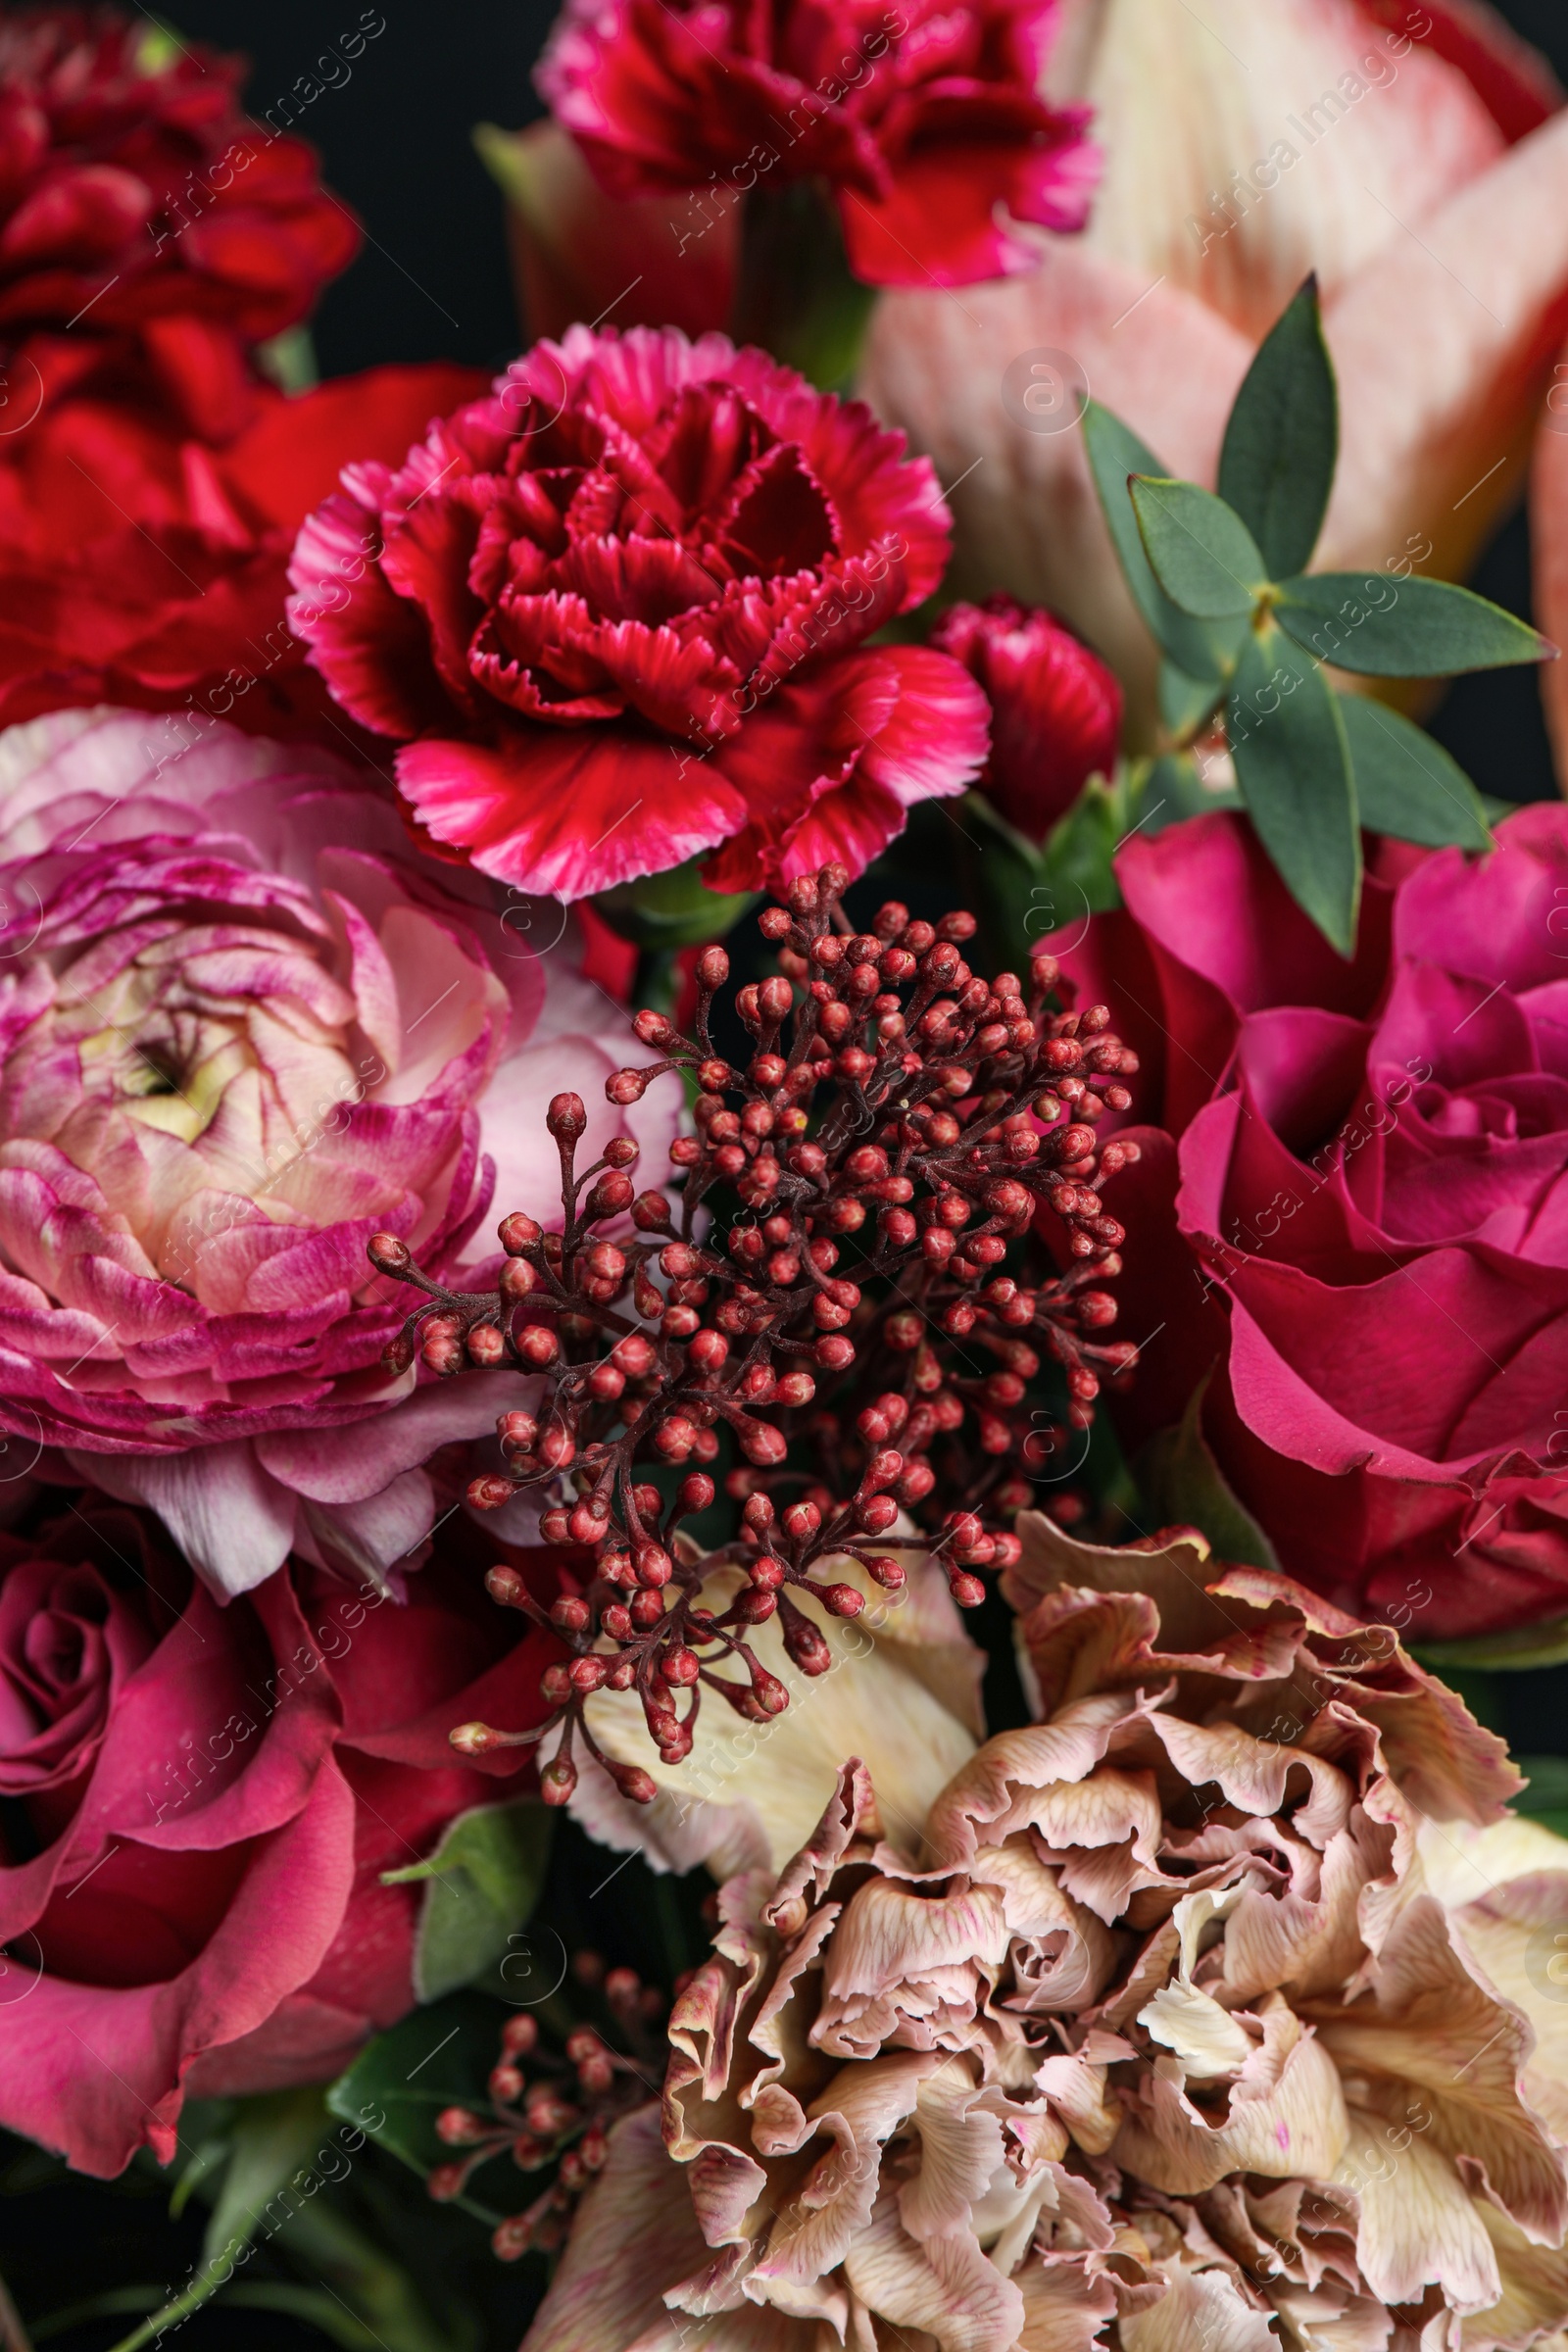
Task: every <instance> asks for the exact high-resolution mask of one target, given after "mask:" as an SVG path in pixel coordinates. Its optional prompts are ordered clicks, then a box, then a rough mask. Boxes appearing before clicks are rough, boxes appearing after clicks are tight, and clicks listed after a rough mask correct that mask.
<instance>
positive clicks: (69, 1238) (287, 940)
mask: <svg viewBox="0 0 1568 2352" xmlns="http://www.w3.org/2000/svg"><path fill="white" fill-rule="evenodd" d="M565 921H566V918H565V914H564V909H562V908H560V907H549V906H548V905H540V904H533V905H530V904H529V903H528V902H526V901H523V900H520V899H517V898H515V897H514V898H513V899H512V901H511V902H510V903H509V902H506V901H504V900H503V899H502V897H501V896H500V894H494V893H492V892H491V890H490V889H489V887H488V886H487V885H486V884H484V883H483V882H482V881H480V880H479V879H478V878H477V877H476V876H471V875H467V874H466V873H464V872H463V871H462V870H461V869H456V868H440V867H434V868H432V867H431V866H430V865H429V864H427V863H426V862H425V861H424V860H423V859H421V858H419V857H418V856H417V854H416V853H415V852H414V851H413V850H412V849H411V847H410V844H409V841H408V836H407V834H406V832H405V831H404V828H403V826H402V824H401V822H400V820H399V816H398V812H397V807H396V802H395V800H394V797H393V795H392V794H391V792H390V791H389V790H383V789H381V788H380V787H379V786H378V785H377V784H376V782H375V779H374V778H373V777H369V776H367V775H366V774H364V773H363V771H361V772H357V771H354V770H352V769H350V768H348V767H347V766H345V765H343V764H342V763H340V762H338V761H336V760H332V759H330V758H329V757H328V756H326V755H325V754H323V753H320V752H318V751H315V750H309V749H305V748H302V747H299V746H292V747H283V746H280V745H277V744H272V743H267V742H264V741H262V740H260V739H258V738H255V737H249V736H244V735H240V734H239V733H237V732H236V731H235V730H234V729H232V728H230V727H227V726H224V725H221V724H219V723H217V722H215V721H212V720H206V721H204V722H203V723H201V724H198V722H197V721H196V720H195V719H193V718H176V717H173V716H170V715H166V716H163V717H157V716H153V715H151V714H149V713H147V712H139V711H118V712H117V711H102V710H100V711H61V712H57V713H55V714H54V715H52V716H50V717H47V718H42V719H37V720H34V721H32V722H30V723H28V724H26V725H24V726H18V727H13V728H11V729H10V730H9V731H7V732H6V733H5V734H3V735H0V1429H3V1430H4V1431H6V1432H8V1433H9V1434H10V1436H11V1437H12V1439H13V1440H15V1441H20V1446H19V1445H14V1446H13V1448H12V1454H11V1465H12V1467H13V1469H14V1467H15V1465H16V1463H17V1461H18V1459H19V1456H20V1454H21V1453H22V1451H23V1450H24V1449H28V1450H30V1453H31V1458H32V1459H33V1460H34V1461H39V1460H40V1459H41V1467H42V1468H43V1470H44V1472H45V1474H48V1473H49V1472H50V1471H51V1470H52V1471H53V1472H54V1473H55V1474H57V1475H62V1476H66V1477H70V1478H72V1479H73V1480H74V1479H75V1478H83V1477H84V1478H89V1479H91V1480H92V1481H93V1483H94V1484H95V1485H97V1486H99V1487H102V1488H106V1489H107V1490H108V1491H109V1492H110V1493H112V1494H114V1495H117V1496H118V1497H119V1498H120V1499H121V1500H122V1501H130V1502H139V1503H145V1504H147V1505H148V1506H149V1507H150V1508H152V1509H154V1510H156V1511H158V1512H159V1513H160V1515H161V1516H162V1517H163V1519H164V1520H165V1521H166V1522H167V1524H168V1525H169V1527H170V1528H171V1529H172V1532H173V1534H174V1535H175V1537H176V1538H177V1540H178V1542H179V1544H180V1547H181V1549H182V1550H183V1551H184V1552H185V1554H186V1556H187V1557H188V1558H189V1559H190V1560H191V1562H192V1563H193V1565H194V1566H195V1567H197V1568H198V1569H199V1570H200V1571H201V1572H202V1573H203V1574H204V1575H206V1576H207V1577H209V1578H210V1579H211V1581H212V1582H213V1583H214V1585H215V1586H216V1587H217V1588H218V1589H219V1590H220V1591H221V1592H226V1593H235V1592H243V1591H245V1590H247V1589H248V1588H249V1587H250V1586H252V1585H254V1584H257V1583H259V1582H260V1581H261V1580H262V1579H263V1578H264V1577H267V1576H270V1574H271V1573H272V1571H273V1570H274V1569H275V1568H277V1567H279V1566H280V1565H281V1563H282V1562H283V1561H284V1560H285V1559H286V1558H287V1557H288V1555H289V1553H290V1552H291V1551H295V1552H298V1553H302V1554H303V1555H304V1556H306V1557H308V1558H310V1559H312V1560H315V1561H316V1562H318V1563H319V1564H321V1565H328V1564H334V1563H335V1564H337V1565H338V1566H343V1567H348V1568H350V1569H352V1570H353V1571H354V1572H355V1573H356V1575H357V1576H360V1577H365V1576H368V1577H370V1578H372V1579H374V1578H379V1577H382V1576H384V1575H386V1574H388V1573H389V1572H391V1571H392V1569H393V1568H394V1566H395V1565H396V1563H398V1562H400V1561H405V1562H406V1561H408V1560H410V1559H417V1557H418V1556H419V1546H420V1545H421V1544H422V1543H423V1540H424V1538H425V1537H426V1535H427V1534H428V1531H429V1528H430V1525H431V1522H432V1518H433V1516H434V1498H433V1490H432V1487H431V1483H430V1480H429V1478H428V1476H427V1475H426V1473H425V1471H424V1469H423V1467H422V1465H423V1464H424V1462H425V1461H426V1460H427V1459H428V1457H429V1456H430V1454H431V1453H432V1452H433V1451H434V1450H435V1449H436V1448H437V1447H438V1446H442V1445H444V1444H447V1443H450V1442H453V1441H456V1440H459V1439H471V1438H474V1437H476V1436H478V1435H479V1434H480V1433H482V1432H485V1431H489V1430H493V1428H494V1424H495V1417H496V1413H497V1411H498V1409H500V1407H501V1406H504V1405H505V1403H506V1401H507V1399H506V1398H505V1397H500V1398H498V1394H497V1391H496V1389H495V1388H494V1386H493V1385H492V1384H491V1383H489V1382H487V1381H486V1380H483V1379H479V1378H474V1379H462V1378H460V1379H458V1380H455V1381H453V1382H450V1383H443V1384H439V1385H438V1384H434V1383H432V1382H430V1381H429V1380H428V1379H427V1378H426V1379H425V1383H424V1386H423V1387H420V1386H419V1385H418V1382H419V1379H420V1378H421V1375H419V1374H418V1373H417V1371H412V1370H411V1371H410V1372H408V1373H406V1374H403V1375H401V1376H399V1377H390V1376H389V1375H388V1374H387V1373H386V1372H385V1371H384V1370H383V1369H382V1367H381V1364H380V1351H381V1348H382V1347H383V1345H384V1343H385V1341H386V1339H387V1338H388V1336H389V1335H390V1334H391V1333H392V1332H393V1331H395V1330H396V1329H397V1327H398V1324H399V1322H400V1321H401V1319H402V1317H403V1314H404V1313H405V1311H406V1300H405V1299H404V1298H403V1296H402V1295H401V1293H398V1294H396V1295H394V1293H393V1286H392V1285H390V1284H388V1283H385V1282H384V1281H382V1280H381V1279H380V1278H379V1277H376V1276H374V1275H373V1274H372V1273H371V1269H370V1267H369V1265H368V1261H367V1258H366V1254H365V1247H366V1242H367V1240H368V1237H369V1236H370V1235H371V1234H372V1233H375V1232H377V1231H380V1230H386V1231H388V1232H392V1233H397V1234H400V1235H402V1236H403V1237H404V1238H405V1239H406V1240H407V1241H408V1242H409V1243H410V1245H411V1247H413V1248H415V1249H416V1250H418V1252H419V1253H420V1256H421V1258H422V1259H423V1261H424V1262H426V1263H428V1262H430V1260H431V1258H432V1257H433V1258H434V1259H435V1260H437V1261H439V1262H442V1263H445V1264H446V1265H448V1266H450V1267H453V1268H456V1267H457V1266H458V1265H459V1264H460V1263H462V1262H464V1261H465V1260H466V1258H471V1259H474V1260H475V1261H476V1260H478V1259H480V1258H482V1257H484V1256H485V1255H486V1254H489V1255H492V1256H493V1255H495V1254H497V1252H496V1247H495V1243H494V1240H493V1238H491V1236H490V1235H489V1233H488V1231H487V1228H486V1219H487V1218H488V1216H489V1212H490V1209H491V1205H492V1201H493V1199H494V1198H495V1197H496V1196H497V1195H499V1197H500V1204H501V1207H502V1208H503V1209H506V1208H510V1207H512V1206H515V1204H516V1203H517V1202H518V1201H530V1202H533V1203H538V1202H541V1201H550V1200H551V1199H552V1198H559V1194H560V1171H559V1166H558V1164H557V1155H556V1151H555V1146H554V1145H553V1143H552V1142H551V1140H550V1138H549V1136H548V1135H547V1134H546V1133H545V1132H544V1129H543V1127H542V1124H541V1122H540V1119H539V1115H538V1113H539V1105H540V1103H542V1102H545V1101H548V1099H549V1098H550V1096H551V1095H552V1094H554V1093H556V1092H557V1091H558V1090H559V1089H561V1088H562V1087H564V1086H567V1085H570V1086H573V1087H576V1088H580V1090H581V1092H582V1093H583V1095H584V1096H585V1097H586V1098H587V1099H588V1101H589V1102H590V1103H597V1104H598V1108H597V1110H596V1112H595V1113H594V1125H593V1128H592V1131H591V1132H590V1135H589V1137H588V1139H587V1144H586V1146H585V1147H584V1148H585V1150H588V1151H593V1152H597V1151H598V1149H599V1148H600V1147H601V1146H602V1144H603V1143H604V1142H605V1141H606V1140H608V1138H609V1137H610V1136H612V1135H613V1134H617V1133H621V1132H623V1131H625V1130H627V1129H629V1131H630V1132H631V1133H632V1135H633V1136H641V1137H642V1138H644V1139H645V1140H646V1141H647V1142H649V1143H650V1144H651V1145H654V1146H657V1147H659V1148H660V1158H661V1161H662V1148H663V1147H665V1146H667V1143H668V1141H669V1137H670V1135H671V1134H672V1133H673V1120H674V1113H675V1106H676V1102H677V1101H678V1090H677V1089H676V1085H675V1082H674V1081H673V1080H670V1081H666V1082H665V1087H664V1088H663V1089H662V1090H661V1091H662V1093H664V1094H665V1095H666V1097H667V1098H668V1103H667V1107H664V1108H662V1107H660V1106H659V1102H658V1098H654V1099H653V1102H652V1106H651V1107H650V1108H649V1109H648V1110H647V1111H646V1112H645V1109H644V1107H643V1106H642V1105H639V1106H637V1107H636V1108H634V1109H633V1110H632V1111H630V1112H616V1111H612V1110H611V1109H610V1107H609V1105H608V1104H607V1103H606V1102H605V1100H604V1080H605V1078H606V1077H608V1076H609V1074H610V1073H611V1072H612V1071H613V1069H615V1068H616V1067H617V1066H618V1065H619V1064H620V1063H622V1062H623V1061H624V1060H625V1057H626V1048H627V1044H628V1042H629V1036H630V1033H629V1029H627V1028H626V1026H625V1025H624V1023H623V1022H622V1021H621V1020H620V1018H619V1017H618V1015H617V1012H616V1008H615V1007H614V1005H612V1004H611V1003H610V1002H609V1000H607V999H606V998H605V996H604V995H603V993H602V992H601V991H599V990H598V989H596V988H593V987H591V986H590V985H588V984H587V983H586V982H585V981H584V979H583V978H582V976H581V974H580V972H579V971H578V970H577V969H576V968H575V957H574V955H573V940H572V936H571V935H568V934H566V933H565V932H564V928H563V927H564V924H565ZM530 940H533V941H537V942H538V943H539V945H540V946H541V947H543V948H545V949H550V950H551V951H552V952H551V953H549V954H547V955H541V954H538V953H536V952H535V950H534V948H533V947H532V946H530V944H529V942H530ZM505 1385H506V1384H505V1383H503V1386H505ZM518 1401H521V1399H520V1397H519V1399H518ZM46 1448H47V1449H49V1450H48V1451H47V1453H46V1452H45V1449H46ZM62 1457H64V1458H62Z"/></svg>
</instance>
